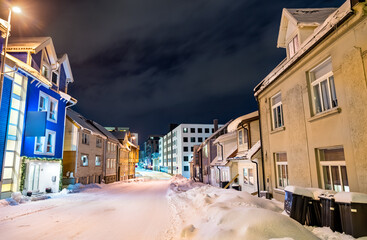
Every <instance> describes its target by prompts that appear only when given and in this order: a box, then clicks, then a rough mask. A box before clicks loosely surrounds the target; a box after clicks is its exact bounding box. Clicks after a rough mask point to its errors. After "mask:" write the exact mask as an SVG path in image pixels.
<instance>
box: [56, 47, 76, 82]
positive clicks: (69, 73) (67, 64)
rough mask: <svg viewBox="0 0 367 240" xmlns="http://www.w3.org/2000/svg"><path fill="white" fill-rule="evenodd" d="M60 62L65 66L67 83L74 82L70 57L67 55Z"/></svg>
mask: <svg viewBox="0 0 367 240" xmlns="http://www.w3.org/2000/svg"><path fill="white" fill-rule="evenodd" d="M58 61H59V63H60V65H61V64H64V69H65V75H66V81H68V82H74V77H73V73H72V71H71V67H70V61H69V57H68V55H67V54H66V53H65V54H64V55H63V56H62V57H61V58H60V59H59V60H58Z"/></svg>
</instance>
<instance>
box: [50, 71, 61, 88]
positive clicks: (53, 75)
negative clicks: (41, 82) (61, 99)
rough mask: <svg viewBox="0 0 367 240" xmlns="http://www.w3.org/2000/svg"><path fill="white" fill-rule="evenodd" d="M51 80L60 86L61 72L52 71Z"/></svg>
mask: <svg viewBox="0 0 367 240" xmlns="http://www.w3.org/2000/svg"><path fill="white" fill-rule="evenodd" d="M51 81H52V83H53V84H55V85H56V86H58V85H59V84H58V83H59V74H58V73H57V72H52V78H51Z"/></svg>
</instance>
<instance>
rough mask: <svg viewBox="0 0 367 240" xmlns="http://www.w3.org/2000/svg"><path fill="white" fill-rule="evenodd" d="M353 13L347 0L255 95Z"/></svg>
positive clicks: (273, 72) (269, 75) (257, 88)
mask: <svg viewBox="0 0 367 240" xmlns="http://www.w3.org/2000/svg"><path fill="white" fill-rule="evenodd" d="M352 14H353V11H352V8H351V2H350V1H346V2H345V3H344V4H343V5H342V6H341V7H339V8H338V9H337V10H336V11H334V12H333V13H331V14H330V15H329V16H328V17H327V19H326V20H325V21H324V22H323V23H322V24H321V25H320V26H318V27H317V28H316V29H315V30H314V32H313V34H311V35H310V36H309V37H308V38H307V39H306V40H305V41H303V42H302V44H301V45H300V47H299V50H298V51H297V53H295V54H294V56H293V57H291V58H289V59H287V58H286V59H284V60H283V61H282V62H281V63H280V64H279V65H278V66H276V67H275V68H274V69H273V71H271V72H270V73H269V74H268V75H267V76H266V77H265V78H264V79H263V80H262V81H261V82H260V83H259V84H258V85H257V86H256V87H255V88H254V92H255V94H254V95H255V97H256V96H258V95H259V93H260V92H262V91H263V90H264V89H265V88H266V87H267V86H268V85H269V84H270V83H272V82H273V81H275V80H276V79H278V77H279V76H281V75H282V74H283V73H284V72H285V71H287V70H288V69H289V68H290V67H292V66H293V65H294V64H295V63H297V62H298V61H299V60H300V59H301V58H302V57H303V56H304V55H306V54H307V53H308V52H309V51H310V50H311V49H312V48H313V47H315V46H316V45H318V44H319V43H320V42H321V41H322V40H323V39H324V38H325V37H327V36H328V35H329V34H330V33H331V32H333V31H335V30H336V29H338V28H337V26H339V25H340V24H341V23H343V22H344V21H345V20H346V19H347V18H348V17H349V16H351V15H352Z"/></svg>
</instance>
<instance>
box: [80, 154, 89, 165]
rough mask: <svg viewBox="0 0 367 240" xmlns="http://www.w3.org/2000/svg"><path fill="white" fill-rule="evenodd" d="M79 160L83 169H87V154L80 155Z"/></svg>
mask: <svg viewBox="0 0 367 240" xmlns="http://www.w3.org/2000/svg"><path fill="white" fill-rule="evenodd" d="M80 159H81V161H82V162H81V165H82V166H83V167H87V166H88V155H87V154H82V155H81V157H80Z"/></svg>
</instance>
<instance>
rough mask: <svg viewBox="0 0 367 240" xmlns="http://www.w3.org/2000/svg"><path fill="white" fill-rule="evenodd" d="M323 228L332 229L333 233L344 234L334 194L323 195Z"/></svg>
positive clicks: (321, 204) (321, 206)
mask: <svg viewBox="0 0 367 240" xmlns="http://www.w3.org/2000/svg"><path fill="white" fill-rule="evenodd" d="M319 198H320V210H321V226H322V227H330V229H331V230H333V231H338V232H343V231H342V225H341V220H340V213H339V205H338V204H336V203H335V198H334V194H321V195H320V196H319Z"/></svg>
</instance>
